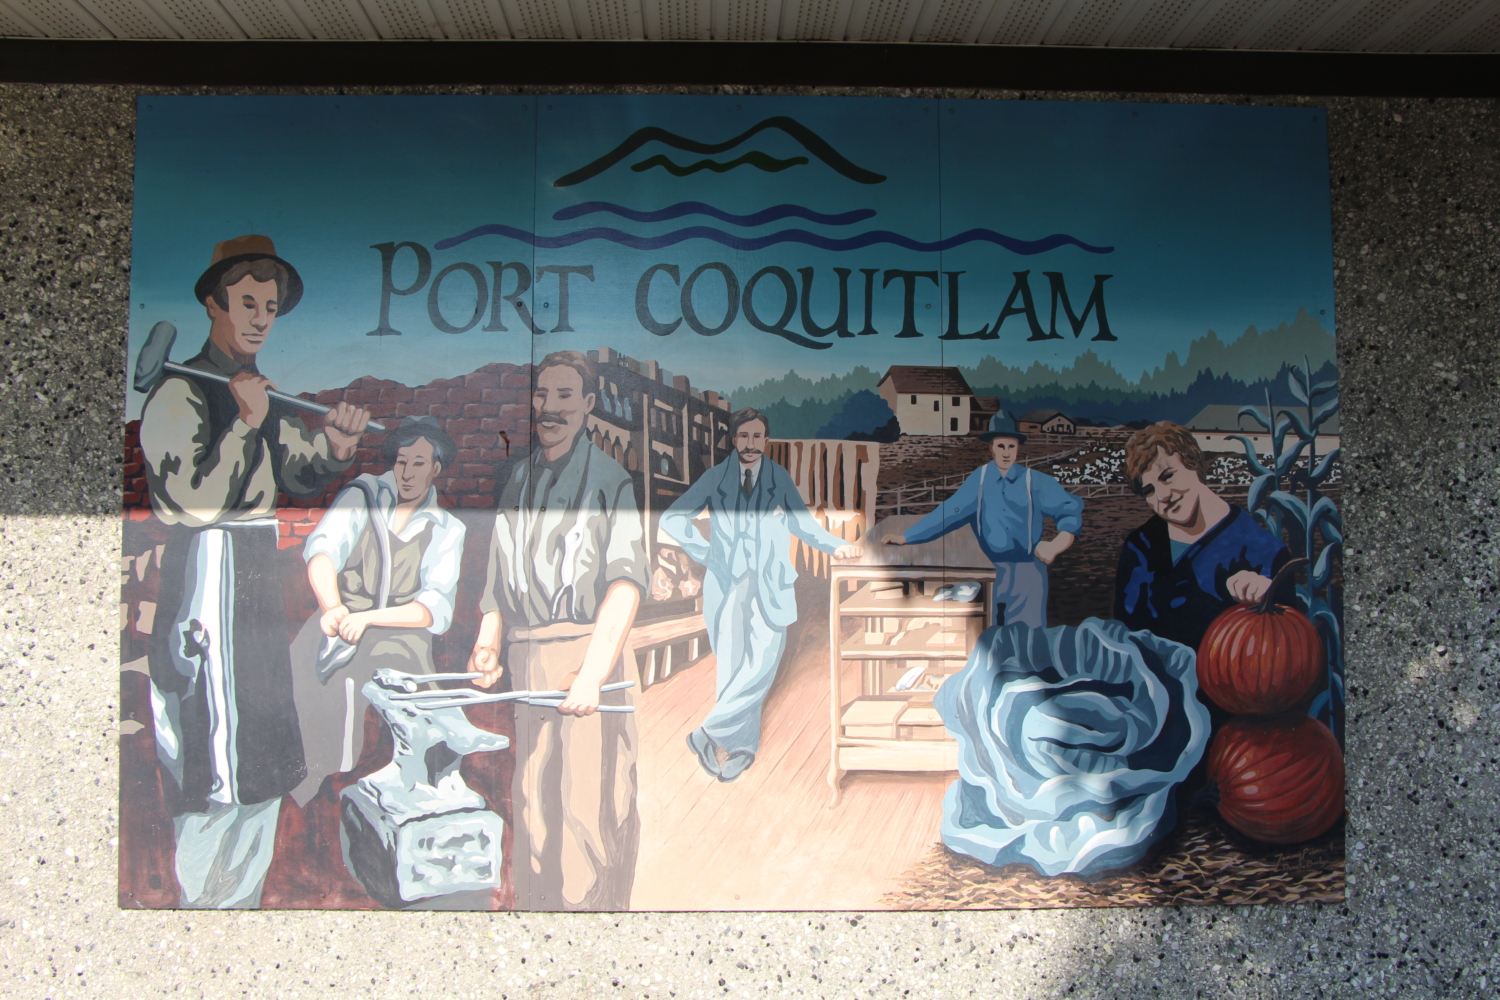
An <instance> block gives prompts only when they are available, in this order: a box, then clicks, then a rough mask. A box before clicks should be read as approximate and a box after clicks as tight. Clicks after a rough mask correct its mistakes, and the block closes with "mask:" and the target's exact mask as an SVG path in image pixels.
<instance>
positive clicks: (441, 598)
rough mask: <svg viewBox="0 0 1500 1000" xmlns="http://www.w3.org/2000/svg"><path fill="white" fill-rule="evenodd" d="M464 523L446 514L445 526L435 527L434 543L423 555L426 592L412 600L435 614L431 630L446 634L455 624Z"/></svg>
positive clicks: (436, 525) (444, 517)
mask: <svg viewBox="0 0 1500 1000" xmlns="http://www.w3.org/2000/svg"><path fill="white" fill-rule="evenodd" d="M464 534H465V529H464V525H463V522H462V521H460V520H459V519H458V518H456V517H454V516H453V515H452V514H444V515H443V521H442V522H441V523H435V524H434V525H433V527H432V540H431V541H429V542H428V543H427V551H426V552H424V553H423V554H422V571H421V573H422V589H421V591H420V592H419V593H418V594H417V596H416V597H414V598H412V599H413V600H414V601H416V602H417V603H419V604H421V605H422V606H423V607H425V608H426V609H427V610H428V611H429V612H430V613H431V614H432V624H431V625H428V626H427V631H429V632H431V633H432V634H433V635H442V634H443V633H444V632H446V631H448V627H449V626H450V625H452V624H453V600H454V595H455V594H456V593H457V592H458V575H459V571H460V569H461V568H462V566H463V555H464Z"/></svg>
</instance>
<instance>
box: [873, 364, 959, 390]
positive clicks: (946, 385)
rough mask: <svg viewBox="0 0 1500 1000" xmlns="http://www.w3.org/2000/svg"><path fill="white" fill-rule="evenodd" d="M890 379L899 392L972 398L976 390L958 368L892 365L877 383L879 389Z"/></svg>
mask: <svg viewBox="0 0 1500 1000" xmlns="http://www.w3.org/2000/svg"><path fill="white" fill-rule="evenodd" d="M886 379H890V380H891V382H892V384H893V385H895V387H896V391H897V392H925V393H935V394H937V395H939V396H972V395H974V390H973V389H970V388H969V383H968V382H966V381H965V380H964V377H963V373H961V372H960V371H959V370H958V369H957V368H939V367H928V366H926V365H891V367H890V368H888V369H886V372H885V375H884V376H882V377H881V379H880V381H879V382H878V383H876V385H877V387H878V386H880V385H884V384H885V380H886Z"/></svg>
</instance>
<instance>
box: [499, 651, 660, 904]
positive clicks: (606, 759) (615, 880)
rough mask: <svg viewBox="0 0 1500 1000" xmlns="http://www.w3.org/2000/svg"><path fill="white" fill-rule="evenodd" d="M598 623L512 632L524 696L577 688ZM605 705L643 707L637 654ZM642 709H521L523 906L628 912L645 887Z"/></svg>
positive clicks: (517, 787) (619, 673) (519, 870)
mask: <svg viewBox="0 0 1500 1000" xmlns="http://www.w3.org/2000/svg"><path fill="white" fill-rule="evenodd" d="M592 634H593V626H591V625H575V624H572V623H557V624H553V625H547V626H543V627H541V628H536V629H512V630H511V633H510V635H509V636H508V637H507V638H508V639H509V640H510V645H509V647H508V649H507V652H506V669H507V672H508V673H509V674H510V678H511V686H512V688H513V689H515V690H531V691H552V690H559V689H561V690H564V691H565V690H567V689H568V686H569V685H570V684H571V683H572V675H574V674H576V673H577V672H578V669H579V668H580V667H581V666H582V665H583V657H584V653H585V652H586V651H587V649H588V644H589V637H590V636H591V635H592ZM620 680H631V681H635V682H636V686H635V687H633V688H628V689H626V690H624V691H615V692H610V693H609V694H606V695H605V696H604V699H603V701H604V704H613V705H635V704H637V700H638V697H639V693H640V677H639V675H638V672H637V670H636V667H635V657H634V655H633V654H631V653H630V652H629V651H628V650H627V651H626V653H625V654H624V656H623V657H622V658H621V662H620V663H618V664H617V665H616V666H615V669H614V670H613V671H612V672H611V673H610V676H609V677H608V679H607V680H606V683H610V682H613V681H620ZM638 749H639V742H638V740H637V737H636V721H635V714H634V713H625V712H618V713H617V712H596V713H595V714H593V715H590V716H586V717H583V718H580V717H577V716H572V715H564V714H562V713H561V712H559V711H557V709H555V708H537V707H533V706H529V705H521V704H517V705H516V741H515V753H516V771H515V778H514V779H513V781H512V784H511V812H512V823H513V824H514V826H515V841H514V845H515V846H514V847H513V849H512V852H513V857H512V859H511V860H512V864H511V869H512V871H513V872H514V878H515V887H516V908H517V909H522V908H526V909H532V910H625V909H629V907H630V889H631V885H632V884H633V883H634V881H635V860H636V853H637V851H638V850H639V848H640V832H641V819H640V812H639V810H638V808H637V804H636V773H635V762H636V755H637V753H638Z"/></svg>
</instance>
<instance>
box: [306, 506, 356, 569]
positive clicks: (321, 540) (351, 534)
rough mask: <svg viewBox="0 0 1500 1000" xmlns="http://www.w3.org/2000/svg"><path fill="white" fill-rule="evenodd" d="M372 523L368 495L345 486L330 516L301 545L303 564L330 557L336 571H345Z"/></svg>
mask: <svg viewBox="0 0 1500 1000" xmlns="http://www.w3.org/2000/svg"><path fill="white" fill-rule="evenodd" d="M369 521H370V512H369V507H368V506H367V505H366V503H365V495H364V494H363V493H361V492H360V491H359V490H358V489H356V488H354V487H352V486H346V487H345V488H344V489H342V490H340V491H339V495H338V496H337V497H335V498H334V501H333V503H332V504H330V505H329V507H328V512H327V513H326V514H324V515H323V519H322V520H321V521H319V522H318V526H317V527H316V528H314V529H313V530H312V534H310V535H308V536H307V541H306V542H304V543H303V545H302V559H303V561H304V562H312V560H313V556H320V555H321V556H327V557H328V558H329V559H331V560H333V566H334V569H336V570H341V569H343V568H344V566H345V565H346V564H347V563H348V562H349V555H350V554H351V553H352V552H353V551H354V544H355V542H357V541H359V536H360V535H361V534H362V533H363V532H364V530H365V525H366V524H368V523H369Z"/></svg>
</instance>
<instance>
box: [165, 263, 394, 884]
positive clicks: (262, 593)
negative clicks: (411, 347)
mask: <svg viewBox="0 0 1500 1000" xmlns="http://www.w3.org/2000/svg"><path fill="white" fill-rule="evenodd" d="M193 291H194V293H195V295H196V297H197V299H198V301H200V302H202V303H203V305H204V308H205V309H206V310H207V312H208V319H209V331H208V342H207V343H205V344H204V345H203V350H202V351H200V352H199V353H198V355H197V356H196V357H194V358H192V359H191V360H189V361H187V362H186V363H185V364H186V367H188V368H194V369H198V370H201V371H203V372H205V373H210V374H217V375H220V376H227V377H228V378H229V382H228V384H227V385H226V384H224V383H222V382H218V381H214V380H212V379H211V378H206V377H205V378H197V377H194V376H192V375H189V374H187V373H184V372H181V371H176V370H171V369H169V370H167V371H165V372H164V373H163V376H162V378H161V379H160V381H158V382H157V383H156V385H155V387H154V388H153V389H152V390H151V394H150V396H149V397H148V398H147V400H146V405H145V409H144V411H143V412H142V415H141V448H142V449H143V450H144V452H145V456H146V477H147V482H148V484H149V488H150V493H151V506H152V508H153V509H154V510H155V512H156V516H157V517H159V518H161V520H162V521H163V522H165V523H166V524H167V525H168V526H169V528H170V533H169V535H168V540H167V546H166V551H165V553H164V555H163V558H162V562H161V565H162V585H161V599H160V602H159V605H158V607H159V613H158V614H157V617H156V626H155V628H154V630H153V632H152V635H151V647H150V664H151V703H152V711H153V715H154V722H155V727H156V747H157V757H158V759H159V760H160V762H161V770H162V787H163V791H164V792H165V794H166V799H167V807H168V810H169V811H170V812H171V814H172V817H173V819H172V825H173V830H174V835H175V841H176V870H177V882H178V885H179V886H180V887H181V890H182V897H181V905H182V906H183V907H189V908H210V907H217V908H230V907H254V906H258V905H259V904H260V894H261V887H262V885H263V884H264V882H265V877H266V871H267V869H269V867H270V864H271V852H272V848H273V845H274V843H275V840H276V822H277V818H278V816H279V814H280V811H281V797H282V796H283V795H285V794H286V793H287V792H289V791H291V790H292V789H293V788H295V787H296V786H297V784H298V783H299V782H300V781H301V780H302V778H303V776H304V774H305V773H306V765H305V764H304V762H303V757H302V738H301V735H300V732H299V727H298V723H297V710H296V708H295V706H294V703H293V700H292V667H291V658H290V655H289V652H288V647H287V633H286V610H285V602H284V599H283V597H282V588H281V580H280V577H279V575H278V574H277V571H276V564H275V555H276V541H277V528H276V494H277V492H278V490H282V491H285V492H287V493H289V494H291V495H292V496H294V497H313V496H317V495H318V494H319V493H320V492H322V490H323V489H324V487H325V486H327V484H328V483H329V482H330V481H331V480H332V479H333V478H334V477H335V476H337V475H338V474H339V473H340V472H342V471H344V470H345V469H347V468H348V467H349V464H350V462H351V460H352V459H353V458H354V448H355V445H356V444H357V443H358V442H359V438H360V435H361V434H362V433H364V430H365V425H366V424H367V423H368V422H369V416H370V415H369V413H367V412H366V411H365V410H363V409H361V408H360V407H357V406H353V405H351V404H348V403H340V404H339V405H338V406H336V407H334V408H333V409H332V410H331V411H330V412H329V413H328V415H327V417H326V418H325V420H326V423H325V425H324V427H323V428H322V429H321V430H318V431H313V432H309V431H308V430H307V429H306V428H305V427H304V425H303V424H302V422H301V420H299V419H296V418H295V417H294V416H293V411H292V410H291V409H290V408H288V407H287V406H286V404H284V403H281V402H278V401H275V400H272V399H270V398H269V397H268V396H267V390H268V389H271V388H274V387H273V386H272V385H271V383H270V381H268V380H267V379H266V378H265V377H264V376H263V375H261V374H260V372H259V371H258V370H257V369H256V367H255V356H256V354H257V353H258V352H259V351H260V349H261V347H263V346H264V345H265V342H266V338H267V337H268V336H269V335H270V332H271V328H272V326H274V325H275V323H276V319H277V317H278V316H280V315H282V314H284V313H289V312H291V311H292V309H293V308H294V307H295V306H296V304H297V301H298V300H299V299H300V298H301V297H302V279H301V278H300V277H299V276H298V274H297V271H296V269H295V268H293V267H292V266H291V265H290V264H288V263H287V262H286V261H284V260H282V259H281V258H280V257H278V256H276V248H275V246H274V245H273V244H272V242H271V240H270V239H268V238H267V237H265V236H253V235H252V236H240V237H237V238H236V239H232V240H225V241H224V242H222V243H219V244H218V245H216V246H215V247H214V252H213V258H212V260H211V262H210V264H209V267H208V270H206V271H204V272H203V275H202V276H201V277H200V278H199V279H198V282H197V284H196V285H195V286H194V289H193Z"/></svg>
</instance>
